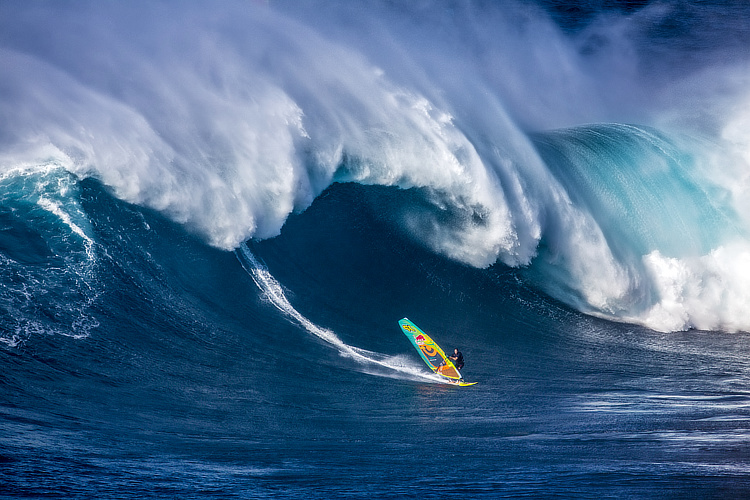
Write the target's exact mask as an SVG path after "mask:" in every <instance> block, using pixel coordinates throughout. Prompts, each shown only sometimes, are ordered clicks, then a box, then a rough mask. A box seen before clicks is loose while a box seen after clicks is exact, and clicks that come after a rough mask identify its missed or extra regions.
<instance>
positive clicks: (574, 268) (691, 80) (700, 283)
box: [0, 1, 750, 333]
mask: <svg viewBox="0 0 750 500" xmlns="http://www.w3.org/2000/svg"><path fill="white" fill-rule="evenodd" d="M544 5H545V4H544V3H543V2H542V3H540V4H539V5H538V6H537V5H532V4H529V3H524V2H519V3H514V2H508V3H504V4H503V5H502V6H500V5H495V4H491V3H486V2H472V3H464V2H424V3H419V4H415V5H412V6H395V5H392V4H391V3H389V2H382V3H381V2H372V3H368V4H367V5H365V6H358V7H357V8H354V7H353V6H350V5H348V4H347V3H346V2H344V3H340V2H321V3H320V4H316V5H315V6H306V5H296V4H288V5H287V4H279V5H276V4H272V5H270V6H268V5H263V4H259V3H246V2H233V1H227V2H222V3H220V4H217V5H213V6H211V7H208V6H206V5H202V4H200V3H186V4H181V5H174V4H171V3H168V2H165V3H157V4H148V5H146V4H142V3H138V2H134V3H129V4H127V5H125V4H112V3H106V4H102V3H100V2H90V3H86V2H84V3H81V4H79V5H77V6H76V7H75V8H69V7H67V6H66V7H62V6H55V5H48V6H44V8H40V9H32V8H28V7H25V6H23V5H21V4H6V5H3V6H2V7H1V9H2V16H0V19H2V20H1V21H0V29H2V30H3V32H4V33H6V34H7V35H6V36H5V37H4V39H3V42H2V45H1V46H0V64H2V65H3V67H6V68H12V71H6V72H3V75H1V76H0V115H2V116H3V118H4V119H3V120H0V173H2V175H3V176H4V178H6V179H19V178H22V177H23V176H26V175H27V172H34V171H36V170H39V169H46V168H49V167H50V166H59V167H61V168H63V169H64V170H65V171H66V172H67V173H68V174H70V175H72V176H73V177H74V178H76V179H83V178H87V177H94V178H96V179H97V180H99V181H101V182H102V183H103V184H104V185H106V186H107V187H108V188H109V189H110V190H111V191H112V192H113V193H114V194H115V195H116V196H117V197H118V198H120V199H122V200H125V201H127V202H131V203H135V204H138V205H141V206H144V207H148V208H150V209H155V210H158V211H160V212H161V213H163V214H165V215H167V216H168V217H170V218H171V219H172V220H173V221H175V222H178V223H180V224H183V225H185V226H186V227H187V228H189V229H190V230H191V231H193V232H194V233H196V234H199V235H200V236H201V237H203V238H204V239H205V240H206V241H207V242H208V243H209V244H211V245H213V246H215V247H217V248H220V249H224V250H235V249H239V250H238V251H240V252H241V251H242V250H241V249H242V248H243V246H242V245H243V242H245V241H248V240H250V239H266V238H271V237H274V236H276V235H278V234H279V232H280V231H281V228H282V227H283V226H284V224H285V223H286V221H287V219H288V218H289V216H290V214H293V213H299V212H301V211H304V210H305V209H307V208H308V207H309V206H310V204H311V203H313V201H314V200H315V199H316V198H317V197H319V196H320V195H321V193H323V192H324V191H325V190H326V189H327V188H329V187H330V186H332V185H334V184H336V183H348V182H354V183H359V184H363V185H377V186H390V187H396V188H399V189H401V190H403V191H404V192H410V193H417V196H416V197H414V198H409V199H411V200H416V201H415V202H414V203H397V206H396V207H392V206H389V207H386V208H385V209H386V210H387V211H388V212H389V214H388V217H389V220H390V221H391V223H392V224H394V225H395V226H397V227H398V228H399V229H398V230H399V231H401V232H403V233H404V234H409V235H411V238H413V239H415V240H417V241H418V242H419V243H420V244H422V245H424V246H425V247H427V248H429V249H431V250H432V251H434V252H436V253H438V254H440V255H444V256H446V257H448V258H450V259H453V260H455V261H458V262H461V263H464V264H467V265H470V266H474V267H478V268H488V267H490V266H512V267H519V268H521V269H523V272H524V275H525V276H527V277H528V279H530V280H531V281H532V282H533V283H535V284H536V286H539V287H540V288H542V289H543V290H545V291H546V292H547V293H549V294H550V295H552V296H553V297H555V298H557V299H560V300H562V301H563V302H565V303H567V304H569V305H572V306H574V307H576V308H577V309H579V310H582V311H584V312H586V313H589V314H594V315H598V316H603V317H606V318H608V319H613V320H617V321H625V322H633V323H640V324H644V325H647V326H649V327H651V328H654V329H657V330H680V329H687V328H700V329H722V330H729V331H735V330H745V331H747V330H750V323H749V321H750V319H748V318H747V317H746V315H745V313H744V310H743V304H747V303H748V299H750V291H748V289H747V286H746V285H745V283H748V282H750V280H748V278H750V265H748V262H749V261H750V242H749V241H748V238H747V231H748V219H747V214H748V213H750V211H748V210H747V209H748V208H750V207H748V205H747V204H748V201H747V200H748V199H750V197H748V196H747V194H748V191H749V190H750V182H748V180H747V179H748V176H747V172H748V169H749V168H750V158H748V157H747V155H746V151H747V145H748V143H750V136H748V134H747V127H745V126H744V125H746V123H747V119H748V118H747V117H748V116H750V115H749V114H748V113H747V111H746V109H747V106H746V104H747V103H748V102H750V96H749V95H748V93H747V90H746V89H747V85H746V83H747V79H748V77H750V74H748V72H747V56H746V55H744V52H739V51H736V50H734V51H733V50H727V49H733V48H736V47H738V46H741V45H742V43H743V41H747V40H748V37H750V35H748V33H747V30H746V28H744V27H743V25H742V23H725V24H723V25H722V29H721V30H718V29H708V28H710V27H711V25H710V24H709V23H710V19H712V18H713V16H716V15H723V16H724V17H725V18H728V17H731V15H732V14H733V12H734V11H733V10H732V9H734V10H737V9H739V10H740V11H741V9H742V7H741V6H736V5H729V6H725V7H722V6H713V7H710V8H709V7H706V8H704V9H703V10H700V9H693V8H691V7H690V6H689V5H688V4H686V3H685V2H679V1H674V2H664V3H659V4H653V5H648V6H645V7H644V8H642V9H636V10H634V11H629V12H618V11H611V10H610V11H604V10H601V11H598V12H596V13H595V14H592V16H591V17H590V18H589V21H588V22H587V23H586V24H584V25H583V26H576V27H575V29H571V28H570V27H569V26H568V27H567V28H566V27H561V25H560V24H559V23H556V22H555V21H553V19H552V18H551V16H550V15H549V13H548V12H547V11H545V10H544V8H543V7H544ZM722 9H724V10H722ZM743 12H744V11H741V12H740V14H742V13H743ZM735 14H736V13H735ZM739 18H742V16H741V15H740V16H739ZM558 21H559V20H558ZM563 24H564V23H563ZM134 27H137V30H138V32H139V33H141V36H139V37H133V36H132V33H133V31H134ZM703 28H706V29H703ZM698 42H699V44H698V45H699V47H700V50H698V49H696V43H698ZM657 61H659V64H657ZM592 123H594V124H595V125H591V124H592ZM631 123H635V124H638V125H628V124H631ZM405 196H409V195H405ZM40 207H41V208H42V209H44V210H47V211H48V212H50V213H52V214H56V217H57V218H58V219H59V220H60V221H61V223H63V224H66V225H68V227H69V228H70V229H72V230H73V233H75V234H77V236H76V237H77V238H80V239H81V241H82V243H81V244H82V245H83V247H82V248H83V250H82V252H83V254H82V255H87V257H86V259H84V260H82V262H92V261H94V260H95V258H93V257H90V256H89V255H93V253H92V252H94V253H95V250H93V249H94V247H95V245H93V244H92V243H91V241H88V242H87V240H86V237H85V236H86V234H87V232H86V229H85V227H84V225H82V224H83V222H80V223H79V222H77V221H76V220H74V218H70V217H72V216H71V215H70V214H71V212H69V211H68V210H67V209H65V208H64V207H62V205H60V204H59V203H56V202H54V201H50V202H43V203H42V205H40ZM45 207H46V208H45ZM66 217H69V218H68V219H66ZM76 228H78V231H77V230H76ZM87 245H88V246H87ZM87 265H88V264H87ZM84 267H85V266H84ZM251 268H252V266H251ZM81 269H82V270H81V271H80V274H78V276H84V278H83V279H81V280H80V281H78V282H77V284H76V285H75V286H72V287H71V289H77V290H79V292H76V293H82V294H83V295H85V296H86V297H89V295H87V294H88V293H89V292H86V291H85V288H86V285H85V283H87V280H88V279H89V278H85V276H87V274H86V273H87V272H88V271H86V270H85V269H84V268H81ZM29 279H31V278H29ZM81 283H84V285H81ZM81 286H83V288H80V287H81ZM76 287H79V288H76ZM94 296H95V294H92V295H90V297H94ZM86 300H88V299H86ZM86 300H84V303H86ZM65 301H66V302H71V301H70V300H67V299H66V300H65ZM78 302H80V301H78ZM82 314H83V316H86V314H85V313H82ZM72 321H73V320H71V322H72ZM71 324H72V323H71ZM19 328H20V327H19ZM80 331H81V332H83V333H85V332H86V328H83V329H81V330H80Z"/></svg>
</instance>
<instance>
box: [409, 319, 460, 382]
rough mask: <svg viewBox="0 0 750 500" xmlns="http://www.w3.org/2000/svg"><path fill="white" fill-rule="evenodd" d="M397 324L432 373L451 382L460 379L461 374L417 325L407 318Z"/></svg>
mask: <svg viewBox="0 0 750 500" xmlns="http://www.w3.org/2000/svg"><path fill="white" fill-rule="evenodd" d="M398 324H399V326H400V327H401V331H403V332H404V335H406V337H407V338H408V339H409V340H410V341H411V343H412V345H414V348H415V349H416V350H417V352H418V353H419V355H420V356H422V359H423V360H424V362H425V363H427V366H429V367H430V369H431V370H432V371H433V372H435V373H437V374H438V375H442V376H443V377H446V378H449V379H452V380H460V379H461V374H460V373H459V371H458V369H457V368H456V367H455V366H454V365H453V362H452V361H451V360H450V358H448V357H447V356H446V355H445V353H444V352H443V350H442V349H441V348H440V346H439V345H437V344H436V343H435V341H434V340H432V339H431V338H430V336H429V335H427V334H426V333H424V332H423V331H422V330H420V329H419V327H418V326H417V325H415V324H414V323H412V322H411V321H409V320H408V319H407V318H404V319H402V320H400V321H399V322H398Z"/></svg>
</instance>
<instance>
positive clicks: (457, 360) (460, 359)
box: [448, 347, 464, 370]
mask: <svg viewBox="0 0 750 500" xmlns="http://www.w3.org/2000/svg"><path fill="white" fill-rule="evenodd" d="M448 357H449V358H450V359H451V361H453V366H455V367H456V368H458V369H459V370H461V369H463V367H464V355H463V354H461V351H459V350H458V347H456V348H455V349H453V356H448Z"/></svg>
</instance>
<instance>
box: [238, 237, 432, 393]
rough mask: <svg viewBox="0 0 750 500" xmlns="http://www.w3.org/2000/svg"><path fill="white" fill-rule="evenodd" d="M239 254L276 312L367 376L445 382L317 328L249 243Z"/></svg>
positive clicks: (394, 358)
mask: <svg viewBox="0 0 750 500" xmlns="http://www.w3.org/2000/svg"><path fill="white" fill-rule="evenodd" d="M235 253H236V255H237V258H238V260H239V261H240V264H241V265H242V267H243V268H244V269H245V271H247V273H248V274H249V275H250V277H251V278H252V279H253V281H254V282H255V284H256V285H257V286H258V288H259V289H260V291H261V292H262V293H263V296H264V297H265V298H266V299H267V300H268V301H269V302H270V303H271V304H273V306H274V307H276V309H278V310H279V311H281V313H282V314H284V316H286V317H287V318H288V319H289V320H291V321H292V322H294V323H296V324H298V325H300V326H301V327H302V328H304V329H305V330H306V331H307V332H308V333H311V334H313V335H315V336H316V337H317V338H319V339H321V340H323V341H324V342H326V343H327V344H329V345H331V346H332V347H334V348H335V349H336V350H338V352H339V353H340V354H341V355H342V356H344V357H347V358H350V359H352V360H354V361H356V362H357V363H359V364H360V365H362V366H363V367H365V370H364V372H365V373H367V374H370V375H377V376H381V377H391V378H401V379H407V380H419V381H422V382H424V381H428V382H431V383H443V382H444V381H443V380H441V379H440V378H439V377H438V376H437V375H434V374H431V373H429V374H428V373H425V372H424V371H423V370H421V369H420V368H417V367H415V366H410V365H408V364H406V363H408V360H407V359H406V358H404V357H402V356H389V355H386V354H382V353H378V352H373V351H369V350H367V349H361V348H359V347H354V346H350V345H348V344H346V343H345V342H344V341H342V340H341V339H340V338H339V337H338V336H336V333H335V332H334V331H333V330H331V329H329V328H323V327H321V326H318V325H316V324H315V323H313V322H312V321H310V320H309V319H308V318H306V317H305V316H304V315H302V314H301V313H300V312H299V311H297V310H296V309H295V308H294V306H293V305H292V304H291V303H290V302H289V299H287V297H286V294H285V293H284V289H283V287H282V286H281V284H280V283H279V282H278V281H277V280H276V278H274V277H273V275H272V274H271V273H270V271H269V270H268V268H267V267H266V266H265V264H263V263H262V262H261V261H260V260H259V258H258V257H256V256H255V255H254V254H253V253H252V252H251V251H250V249H249V248H248V246H247V244H242V245H240V246H239V248H238V250H237V251H236V252H235ZM368 367H382V368H385V369H386V372H385V373H383V372H377V371H373V370H368V369H367V368H368Z"/></svg>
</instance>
